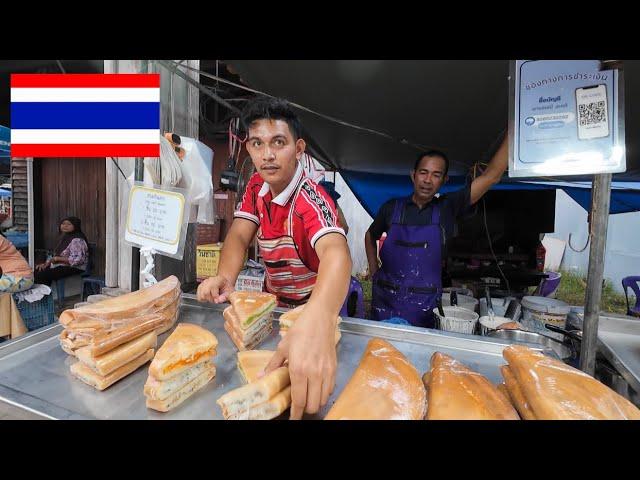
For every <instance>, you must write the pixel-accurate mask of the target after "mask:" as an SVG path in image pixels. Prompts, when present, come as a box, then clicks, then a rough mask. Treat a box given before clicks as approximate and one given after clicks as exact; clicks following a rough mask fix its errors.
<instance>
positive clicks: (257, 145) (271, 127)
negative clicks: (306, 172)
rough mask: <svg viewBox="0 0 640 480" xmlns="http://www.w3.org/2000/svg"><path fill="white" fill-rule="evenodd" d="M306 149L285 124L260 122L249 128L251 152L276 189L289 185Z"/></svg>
mask: <svg viewBox="0 0 640 480" xmlns="http://www.w3.org/2000/svg"><path fill="white" fill-rule="evenodd" d="M305 146H306V145H305V142H304V140H302V139H301V138H299V139H298V140H294V139H293V134H292V132H291V131H290V130H289V125H288V124H287V122H285V121H284V120H270V119H262V120H256V121H255V122H253V123H252V124H251V125H250V126H249V136H248V138H247V151H248V152H249V155H250V156H251V160H252V161H253V165H254V166H255V167H256V170H257V171H258V173H259V174H260V176H261V177H262V179H263V180H264V181H265V182H267V183H268V184H269V185H271V186H273V187H276V188H284V187H286V186H287V185H288V184H289V182H290V181H291V179H292V178H293V175H294V174H295V172H296V167H297V163H296V160H299V159H300V157H301V156H302V153H303V152H304V148H305Z"/></svg>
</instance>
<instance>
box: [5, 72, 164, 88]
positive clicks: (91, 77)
mask: <svg viewBox="0 0 640 480" xmlns="http://www.w3.org/2000/svg"><path fill="white" fill-rule="evenodd" d="M11 88H160V74H159V73H95V74H84V73H39V74H24V73H12V74H11Z"/></svg>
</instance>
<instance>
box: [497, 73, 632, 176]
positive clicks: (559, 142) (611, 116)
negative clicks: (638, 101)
mask: <svg viewBox="0 0 640 480" xmlns="http://www.w3.org/2000/svg"><path fill="white" fill-rule="evenodd" d="M509 85H510V96H509V176H510V177H546V176H553V175H586V174H596V173H618V172H624V171H625V170H626V159H625V144H624V98H623V92H622V85H623V81H622V73H621V72H620V71H618V70H601V69H600V62H599V61H598V60H535V61H534V60H516V61H513V62H511V71H510V78H509Z"/></svg>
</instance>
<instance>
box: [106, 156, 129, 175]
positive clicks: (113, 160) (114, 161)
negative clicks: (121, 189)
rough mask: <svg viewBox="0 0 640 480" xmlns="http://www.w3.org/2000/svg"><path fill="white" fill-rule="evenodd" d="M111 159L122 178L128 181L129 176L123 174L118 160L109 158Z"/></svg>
mask: <svg viewBox="0 0 640 480" xmlns="http://www.w3.org/2000/svg"><path fill="white" fill-rule="evenodd" d="M109 158H110V159H111V161H112V162H113V163H115V164H116V167H118V170H120V173H121V174H122V178H124V179H125V180H126V179H127V176H126V175H125V174H124V172H123V171H122V169H121V168H120V165H118V162H117V161H116V159H115V158H113V157H109Z"/></svg>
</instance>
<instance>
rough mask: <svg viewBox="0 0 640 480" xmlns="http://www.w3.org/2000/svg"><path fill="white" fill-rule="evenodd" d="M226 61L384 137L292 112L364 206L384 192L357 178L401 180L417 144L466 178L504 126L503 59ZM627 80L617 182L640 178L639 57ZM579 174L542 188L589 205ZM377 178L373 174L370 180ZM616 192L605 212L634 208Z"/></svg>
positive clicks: (268, 88)
mask: <svg viewBox="0 0 640 480" xmlns="http://www.w3.org/2000/svg"><path fill="white" fill-rule="evenodd" d="M229 63H230V64H231V65H233V67H234V68H235V70H236V71H237V72H238V73H239V75H240V77H241V78H242V80H243V82H244V83H245V84H247V85H249V86H250V87H252V88H254V89H256V90H259V91H262V92H265V93H268V94H270V95H275V96H279V97H283V98H286V99H287V100H289V101H291V102H295V103H297V104H300V105H302V106H304V107H307V108H309V109H311V110H313V111H315V112H319V113H322V114H323V115H325V116H330V117H334V118H336V119H340V120H343V121H346V122H348V123H350V124H353V125H356V126H359V127H363V128H365V129H371V130H375V131H377V132H380V133H384V134H387V135H388V136H383V135H379V134H376V133H372V132H370V131H367V130H362V129H358V128H354V127H351V126H346V125H343V124H340V123H336V122H334V121H331V120H328V119H327V118H324V117H321V116H318V115H316V114H314V113H310V112H308V111H304V110H300V111H299V114H300V118H301V119H302V122H303V125H304V127H305V130H306V134H307V137H308V138H309V139H310V140H311V142H310V146H311V150H312V152H313V154H314V156H316V157H317V158H318V159H319V160H320V161H321V162H323V163H325V165H330V166H333V167H334V168H336V169H337V170H339V171H340V172H342V174H343V176H345V178H346V179H347V181H348V182H349V183H350V184H351V187H352V189H353V190H354V192H355V193H356V195H357V196H358V197H359V198H360V200H361V202H362V203H363V205H364V206H365V208H367V210H369V208H372V207H370V206H373V205H375V204H377V203H379V200H380V199H381V198H382V197H381V196H380V195H378V196H376V197H375V198H369V197H368V196H367V195H368V194H367V193H366V192H368V191H369V190H370V189H368V188H364V189H362V188H361V187H360V185H363V177H361V176H359V175H358V174H361V173H373V174H382V175H390V174H391V175H398V176H399V177H400V178H405V177H406V174H407V173H408V172H409V170H410V169H411V168H412V166H413V162H414V161H415V157H416V154H417V152H419V151H420V149H427V148H436V149H439V150H443V151H444V152H446V153H447V155H448V156H449V158H450V161H451V172H450V173H451V175H453V176H464V175H466V174H467V172H468V170H469V168H470V166H471V165H473V164H474V163H475V162H477V161H479V160H480V161H487V160H488V159H489V158H490V156H491V154H492V153H493V151H494V150H495V148H497V144H498V141H499V140H500V138H501V134H502V132H503V131H504V129H505V127H506V125H507V113H508V71H509V61H508V60H488V61H487V60H450V61H447V60H391V61H389V60H276V61H268V60H231V61H229ZM624 79H625V123H626V151H627V173H625V174H618V175H615V176H614V180H616V181H625V180H626V181H631V182H640V136H638V135H637V133H636V132H639V131H640V110H638V109H636V108H633V107H634V105H640V61H625V62H624ZM389 137H392V138H389ZM356 178H357V179H358V180H357V181H356ZM349 179H351V180H349ZM581 180H582V181H584V180H590V178H589V177H585V176H582V177H562V180H561V181H558V180H557V179H556V180H548V179H544V185H546V187H544V188H556V186H557V187H558V188H563V189H565V190H566V191H567V192H568V193H569V194H570V195H572V196H574V198H576V200H577V199H578V198H580V199H581V200H577V201H579V203H580V204H581V205H582V206H583V207H585V206H586V207H587V208H588V204H589V201H590V200H587V201H586V204H585V202H584V196H585V195H586V196H587V197H589V198H590V192H589V188H588V187H587V185H586V184H579V183H578V184H576V183H574V182H577V181H581ZM399 181H400V182H402V181H401V180H399ZM567 182H569V183H567ZM374 183H375V181H374V179H373V178H372V179H371V182H370V183H369V186H371V185H373V184H374ZM450 185H451V186H455V185H456V182H451V184H450ZM509 185H511V186H509V187H507V186H506V184H505V185H504V186H501V187H498V188H542V187H540V184H537V185H538V186H537V187H535V186H533V184H525V183H523V182H516V181H512V182H509ZM527 185H529V186H527ZM359 189H360V190H359ZM622 190H624V191H625V192H626V193H624V194H622V193H621V195H618V196H617V198H622V196H624V197H625V198H624V203H625V205H626V206H625V205H623V204H619V209H618V208H617V207H615V205H616V204H617V201H616V200H613V201H612V207H611V212H612V213H619V212H621V211H633V210H640V191H638V190H634V189H633V188H631V189H628V188H621V191H622ZM384 196H386V195H383V197H384ZM630 198H633V200H630ZM373 211H375V209H374V210H373Z"/></svg>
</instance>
